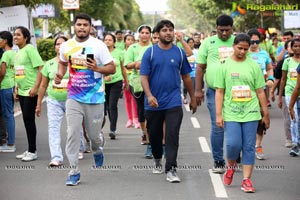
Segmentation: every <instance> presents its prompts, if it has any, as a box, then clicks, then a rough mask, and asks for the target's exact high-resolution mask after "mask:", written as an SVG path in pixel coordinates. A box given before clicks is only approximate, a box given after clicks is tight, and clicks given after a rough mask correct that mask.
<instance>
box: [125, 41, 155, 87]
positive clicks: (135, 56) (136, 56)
mask: <svg viewBox="0 0 300 200" xmlns="http://www.w3.org/2000/svg"><path fill="white" fill-rule="evenodd" d="M151 46H152V43H150V44H149V45H148V46H143V47H142V46H141V45H139V43H135V44H132V45H130V46H129V48H128V49H127V51H126V53H125V58H124V66H126V65H128V64H129V63H132V62H136V61H139V60H142V58H143V55H144V53H145V51H146V49H147V48H149V47H151ZM137 74H139V72H138V71H137V70H136V69H133V70H132V73H131V75H130V76H129V77H128V79H129V82H130V81H131V80H132V78H133V77H135V76H136V75H137Z"/></svg>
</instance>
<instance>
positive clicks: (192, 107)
mask: <svg viewBox="0 0 300 200" xmlns="http://www.w3.org/2000/svg"><path fill="white" fill-rule="evenodd" d="M190 110H191V111H192V114H194V113H195V112H196V111H197V101H196V98H192V99H191V102H190Z"/></svg>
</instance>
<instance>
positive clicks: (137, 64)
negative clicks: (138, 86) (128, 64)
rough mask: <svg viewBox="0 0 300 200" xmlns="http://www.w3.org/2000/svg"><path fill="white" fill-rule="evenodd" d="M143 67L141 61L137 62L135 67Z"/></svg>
mask: <svg viewBox="0 0 300 200" xmlns="http://www.w3.org/2000/svg"><path fill="white" fill-rule="evenodd" d="M140 68H141V61H136V62H135V69H137V70H139V69H140Z"/></svg>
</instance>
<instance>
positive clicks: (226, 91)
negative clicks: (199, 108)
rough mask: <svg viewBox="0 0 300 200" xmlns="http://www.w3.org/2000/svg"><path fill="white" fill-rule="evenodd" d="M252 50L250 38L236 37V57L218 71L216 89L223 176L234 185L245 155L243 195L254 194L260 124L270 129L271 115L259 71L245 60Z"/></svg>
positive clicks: (245, 35) (249, 60) (248, 59)
mask: <svg viewBox="0 0 300 200" xmlns="http://www.w3.org/2000/svg"><path fill="white" fill-rule="evenodd" d="M249 47H250V37H249V36H248V35H247V34H240V35H237V36H236V37H235V39H234V42H233V50H234V52H233V55H232V56H230V57H228V58H227V59H226V60H225V61H224V62H223V63H222V64H220V66H219V67H218V70H217V73H216V77H215V82H214V87H215V88H216V124H217V126H218V127H220V128H224V130H225V137H226V152H227V153H226V154H227V155H226V156H227V161H228V166H227V170H226V172H225V174H224V176H223V182H224V184H225V185H230V184H231V183H232V179H233V174H234V172H235V168H236V166H237V164H236V160H237V158H238V157H239V154H240V152H242V155H243V156H242V164H243V177H244V178H243V181H242V186H241V189H242V190H243V191H244V192H255V188H254V187H253V185H252V181H251V180H250V178H251V175H252V171H253V166H254V163H255V138H256V129H257V126H258V121H259V120H260V119H261V113H260V106H261V108H262V112H263V118H262V122H264V123H265V126H266V128H269V126H270V119H269V111H268V108H267V100H266V96H265V93H264V89H263V87H264V86H265V81H264V78H263V76H262V75H261V70H260V67H259V66H258V64H257V63H255V62H254V61H253V60H252V59H251V58H249V57H248V56H246V54H247V52H248V50H249Z"/></svg>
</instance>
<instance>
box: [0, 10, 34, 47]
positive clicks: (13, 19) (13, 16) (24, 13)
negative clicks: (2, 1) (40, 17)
mask: <svg viewBox="0 0 300 200" xmlns="http://www.w3.org/2000/svg"><path fill="white" fill-rule="evenodd" d="M28 13H29V12H28V9H27V8H26V7H25V6H24V5H19V6H12V7H4V8H0V22H1V23H0V30H1V31H9V32H11V33H13V32H14V31H15V29H16V28H17V27H18V26H24V27H26V28H28V30H29V31H30V33H31V44H32V45H34V46H36V40H35V37H34V28H33V22H32V18H31V17H30V15H29V14H28Z"/></svg>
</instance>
